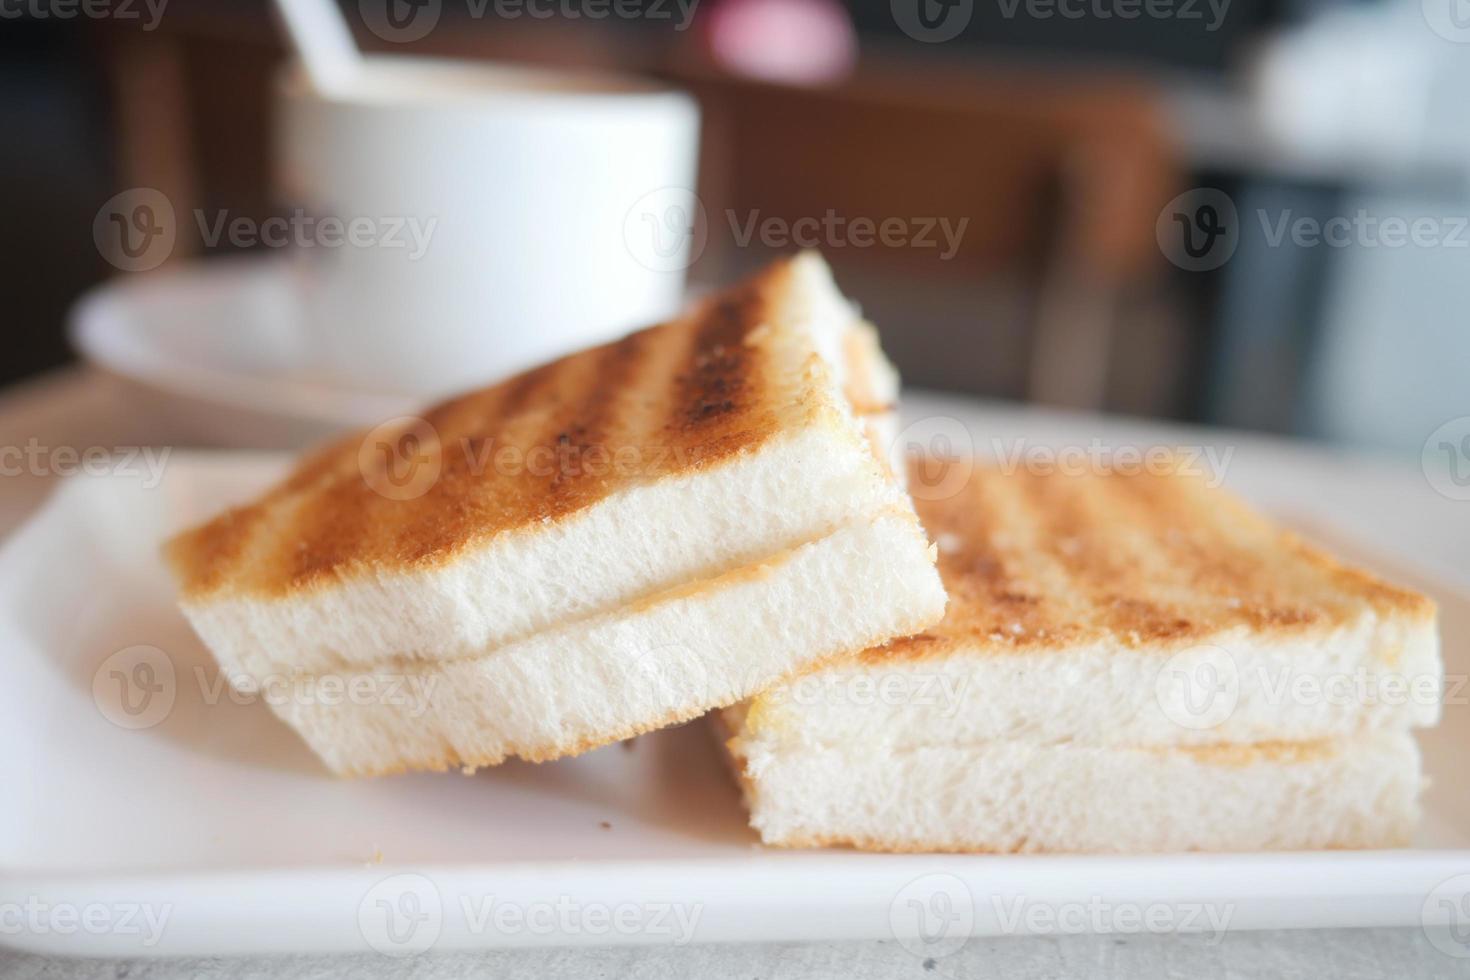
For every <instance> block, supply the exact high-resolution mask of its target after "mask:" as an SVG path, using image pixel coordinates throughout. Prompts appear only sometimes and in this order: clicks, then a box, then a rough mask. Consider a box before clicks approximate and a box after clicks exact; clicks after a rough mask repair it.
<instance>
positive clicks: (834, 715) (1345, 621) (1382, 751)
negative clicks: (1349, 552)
mask: <svg viewBox="0 0 1470 980" xmlns="http://www.w3.org/2000/svg"><path fill="white" fill-rule="evenodd" d="M944 465H948V466H950V467H956V466H957V467H959V468H960V469H959V472H958V477H959V478H958V479H955V478H954V477H955V475H956V474H955V473H954V472H950V473H940V472H938V471H939V470H942V469H943V466H944ZM936 477H938V479H936ZM910 480H911V482H912V483H913V484H915V485H918V484H920V483H921V482H922V483H924V484H926V485H928V486H930V487H931V488H932V487H936V486H947V487H954V488H956V490H955V493H954V494H953V495H950V496H946V497H943V498H941V499H921V500H920V501H919V502H918V508H919V514H920V517H921V518H922V519H923V520H924V521H925V523H926V525H927V527H928V529H929V531H930V533H931V534H933V535H934V536H935V538H936V539H937V541H938V543H939V547H940V551H941V557H940V570H941V573H942V575H943V578H944V581H945V584H946V586H947V588H948V590H949V594H950V606H949V611H948V613H947V615H946V616H945V618H944V620H943V621H942V622H941V623H939V624H938V625H936V626H933V627H930V628H929V629H927V630H925V631H924V632H923V633H920V634H917V635H914V636H911V637H906V638H903V639H899V640H895V641H893V642H891V643H888V644H884V645H882V646H878V647H874V648H872V649H870V650H867V651H866V652H864V653H862V654H860V655H857V656H855V657H845V658H840V659H839V660H836V661H834V662H832V663H829V664H826V665H824V666H822V667H819V668H817V669H815V670H812V671H809V672H807V673H805V674H803V675H802V676H799V677H796V678H793V679H792V680H790V681H788V682H786V683H784V684H781V685H777V686H774V687H772V688H769V689H767V690H766V691H764V692H762V693H761V694H759V695H757V696H756V697H755V698H752V699H750V700H749V701H747V702H744V703H742V704H739V705H734V706H732V707H730V708H727V709H724V710H723V711H718V712H715V713H714V714H713V715H712V718H713V719H714V722H715V724H716V727H717V728H718V729H720V730H721V732H722V735H723V741H724V743H725V746H726V748H727V749H728V750H729V754H730V757H731V758H732V760H733V761H734V762H735V766H736V770H737V773H738V775H739V777H740V781H741V783H742V786H743V787H744V790H745V798H746V802H747V805H748V807H749V809H750V812H751V822H752V824H753V825H754V826H755V827H756V829H757V830H759V832H760V834H761V837H762V839H763V840H765V841H766V842H767V843H770V844H779V845H784V846H823V845H828V844H851V845H855V846H858V847H862V848H870V849H875V850H899V851H926V850H941V851H946V850H953V851H1179V850H1227V851H1228V850H1257V849H1275V848H1318V847H1382V846H1395V845H1400V844H1403V843H1406V842H1407V839H1408V836H1409V835H1410V833H1411V832H1412V830H1413V827H1414V825H1415V823H1416V821H1417V808H1418V802H1417V801H1418V796H1419V792H1420V789H1421V783H1422V777H1421V774H1420V766H1419V757H1418V753H1417V750H1416V748H1415V746H1414V742H1413V739H1412V737H1411V736H1410V735H1409V734H1408V733H1407V731H1406V730H1407V729H1408V728H1409V727H1411V726H1414V725H1427V724H1433V723H1434V721H1435V720H1436V719H1437V717H1438V711H1439V689H1440V676H1441V675H1440V663H1439V656H1438V640H1437V636H1436V631H1435V612H1434V606H1433V604H1432V603H1431V602H1429V600H1427V599H1425V598H1424V597H1422V596H1418V595H1415V594H1413V593H1410V592H1406V591H1404V590H1401V589H1397V588H1394V587H1392V586H1389V585H1387V584H1385V583H1383V582H1380V581H1378V580H1377V579H1374V578H1373V577H1371V576H1369V575H1367V574H1365V573H1363V572H1360V571H1357V570H1355V569H1351V568H1347V567H1345V566H1343V565H1341V564H1339V563H1338V562H1336V561H1334V560H1333V559H1331V558H1329V557H1327V556H1326V555H1324V554H1322V553H1321V552H1319V551H1318V550H1316V549H1315V548H1312V547H1311V546H1309V545H1307V544H1305V543H1304V542H1302V541H1301V540H1299V539H1298V538H1296V537H1295V536H1293V535H1291V534H1289V533H1286V532H1284V531H1282V530H1280V529H1279V528H1277V527H1275V526H1274V525H1272V524H1271V523H1270V522H1268V521H1266V520H1264V519H1262V518H1260V517H1258V516H1257V515H1255V514H1254V513H1252V512H1251V511H1250V510H1249V509H1247V508H1246V507H1245V506H1244V505H1242V504H1240V503H1239V502H1238V501H1236V500H1235V499H1234V498H1232V497H1230V496H1229V495H1227V494H1225V493H1223V492H1221V491H1218V490H1211V489H1209V488H1207V487H1205V486H1203V485H1202V484H1201V483H1200V482H1199V481H1198V480H1195V479H1192V478H1190V477H1189V476H1187V475H1184V474H1181V473H1178V472H1159V473H1152V474H1150V473H1142V472H1140V473H1138V474H1137V475H1127V474H1124V473H1119V472H1100V473H1093V474H1089V475H1086V476H1066V475H1061V474H1048V475H1037V474H1035V473H1031V472H1011V473H1004V472H1001V471H1000V470H998V469H997V468H995V467H986V466H980V465H977V464H974V463H973V462H970V461H965V460H950V461H948V462H947V463H942V462H941V461H934V460H929V461H925V464H924V465H923V466H922V467H921V466H920V465H919V464H917V463H916V464H915V466H914V468H913V471H912V472H911V474H910ZM922 496H924V497H926V498H931V497H935V495H934V494H930V493H926V494H924V495H922Z"/></svg>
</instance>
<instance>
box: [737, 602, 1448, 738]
mask: <svg viewBox="0 0 1470 980" xmlns="http://www.w3.org/2000/svg"><path fill="white" fill-rule="evenodd" d="M1211 646H1212V647H1213V648H1214V649H1212V650H1211V651H1210V652H1209V653H1208V654H1206V656H1207V657H1208V658H1209V661H1210V664H1211V666H1213V667H1215V668H1218V675H1217V676H1218V677H1219V678H1220V683H1221V684H1222V685H1228V686H1227V687H1226V688H1225V691H1226V693H1223V694H1221V695H1219V696H1221V697H1230V696H1233V697H1235V699H1236V700H1235V702H1234V707H1233V710H1231V711H1229V713H1228V714H1226V713H1225V712H1223V711H1222V712H1220V715H1219V716H1212V715H1206V714H1203V713H1198V714H1196V713H1192V712H1191V711H1190V710H1189V708H1188V706H1187V705H1184V704H1176V703H1173V702H1174V701H1175V699H1177V698H1179V697H1182V696H1183V695H1184V694H1185V693H1186V692H1185V690H1184V686H1183V685H1178V684H1170V683H1168V682H1167V677H1166V678H1165V683H1164V684H1163V685H1162V686H1161V685H1160V675H1161V673H1162V672H1164V671H1167V670H1171V669H1173V667H1172V666H1171V665H1173V664H1177V663H1179V662H1180V661H1174V660H1171V657H1173V656H1175V655H1178V654H1182V653H1184V652H1185V651H1187V650H1188V649H1189V648H1190V645H1189V644H1179V645H1176V646H1174V647H1170V646H1165V645H1151V646H1140V647H1129V646H1126V645H1123V644H1106V645H1104V644H1099V645H1091V646H1084V647H1074V648H1064V649H1050V650H1046V651H1044V652H1042V653H1038V652H1034V651H1032V652H1016V653H997V652H996V651H994V650H984V651H979V650H969V651H965V650H961V651H958V652H956V653H954V654H952V655H949V656H946V657H943V658H937V657H928V658H914V659H910V658H903V657H891V658H887V659H883V660H876V661H870V662H859V661H851V660H847V661H842V662H839V663H835V664H832V665H830V666H828V667H826V668H824V669H823V670H821V671H819V672H816V673H812V674H809V675H806V676H803V677H801V678H798V679H796V680H795V681H793V682H792V683H791V684H788V685H783V686H781V687H779V688H776V689H774V690H772V691H768V692H765V693H764V694H762V695H761V697H760V698H759V701H758V707H757V709H756V710H754V711H752V712H751V713H750V718H749V721H748V725H749V726H751V727H752V728H753V729H755V733H756V734H761V733H770V734H772V735H773V736H776V737H780V738H783V739H787V740H790V741H795V742H801V743H809V744H816V743H827V744H843V743H847V742H857V741H863V742H866V743H868V744H881V745H883V746H884V747H885V748H892V749H895V750H904V749H910V748H917V747H922V746H927V745H936V744H944V745H952V744H959V745H969V744H974V743H978V742H988V741H994V740H998V739H1006V740H1017V741H1025V742H1034V743H1040V744H1049V743H1062V742H1073V741H1075V742H1082V743H1086V744H1088V745H1096V746H1109V745H1111V746H1133V745H1158V746H1163V745H1207V744H1215V743H1220V742H1243V743H1249V742H1262V741H1311V740H1316V739H1323V738H1337V737H1342V736H1347V735H1351V734H1353V733H1355V732H1358V731H1360V730H1363V729H1390V728H1410V727H1429V726H1432V725H1434V724H1436V723H1437V722H1438V720H1439V716H1440V692H1441V687H1442V678H1443V666H1442V664H1441V662H1440V656H1439V636H1438V632H1437V630H1436V629H1435V624H1434V622H1433V620H1425V619H1417V618H1410V617H1402V616H1387V617H1386V616H1381V615H1379V614H1378V613H1377V612H1375V611H1374V610H1372V609H1365V610H1364V611H1363V613H1362V615H1361V617H1360V618H1359V619H1358V620H1357V621H1356V622H1354V623H1349V624H1346V625H1343V626H1340V627H1335V628H1328V629H1321V630H1315V631H1310V632H1307V631H1302V632H1298V633H1295V634H1273V633H1266V634H1264V635H1257V634H1253V633H1251V632H1250V631H1248V630H1246V629H1239V630H1235V631H1232V632H1231V633H1229V634H1226V635H1221V636H1218V637H1215V638H1213V639H1212V643H1211ZM1385 651H1396V656H1395V657H1394V658H1393V659H1392V661H1387V660H1385V659H1384V652H1385ZM1227 657H1228V659H1226V658H1227ZM1232 665H1233V666H1232ZM1232 674H1233V682H1232V677H1231V675H1232ZM1360 691H1361V692H1363V695H1362V696H1360V694H1359V692H1360Z"/></svg>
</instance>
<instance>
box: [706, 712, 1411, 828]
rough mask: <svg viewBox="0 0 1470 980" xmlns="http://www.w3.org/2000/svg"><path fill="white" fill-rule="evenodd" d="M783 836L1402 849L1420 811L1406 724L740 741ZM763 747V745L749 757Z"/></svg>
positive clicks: (754, 791)
mask: <svg viewBox="0 0 1470 980" xmlns="http://www.w3.org/2000/svg"><path fill="white" fill-rule="evenodd" d="M733 744H734V746H735V747H736V749H737V751H738V752H740V753H741V754H740V755H738V756H737V757H736V760H735V761H736V765H737V766H738V767H739V770H740V772H741V773H742V776H743V780H744V782H745V787H746V799H747V801H748V803H749V806H750V811H751V823H752V825H753V826H754V827H755V828H756V829H757V830H758V831H759V832H760V835H761V839H762V840H763V841H765V842H766V843H767V844H772V845H778V846H783V847H826V846H832V845H851V846H855V847H859V848H863V849H865V850H878V851H985V852H1001V853H1010V852H1115V853H1117V852H1123V853H1150V852H1153V853H1160V852H1177V851H1263V850H1309V849H1321V848H1378V847H1399V846H1403V845H1406V844H1408V843H1409V839H1410V837H1411V836H1412V834H1413V832H1414V828H1415V826H1416V825H1417V823H1418V820H1419V803H1418V800H1419V794H1420V791H1421V789H1422V785H1421V784H1422V779H1421V777H1420V764H1419V753H1418V749H1417V747H1416V746H1415V744H1414V739H1413V737H1412V736H1411V735H1409V734H1408V733H1406V732H1395V731H1378V732H1367V733H1363V734H1359V735H1355V736H1351V737H1347V738H1343V739H1336V740H1328V741H1322V742H1307V743H1279V742H1278V743H1263V744H1257V745H1224V746H1204V747H1182V746H1174V747H1164V748H1137V747H1134V748H1129V747H1121V746H1097V745H1079V744H1075V743H1073V744H1040V743H1036V742H1025V741H997V742H984V743H978V744H972V745H966V744H958V743H957V744H952V745H925V746H920V747H915V748H908V749H898V748H894V747H891V746H886V745H882V744H877V745H875V744H873V743H872V742H861V743H825V744H821V745H804V746H796V745H794V744H791V743H779V744H773V743H770V742H761V741H757V742H743V741H741V740H738V739H737V740H735V742H734V743H733ZM746 753H748V754H746Z"/></svg>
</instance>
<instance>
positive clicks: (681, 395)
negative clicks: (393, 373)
mask: <svg viewBox="0 0 1470 980" xmlns="http://www.w3.org/2000/svg"><path fill="white" fill-rule="evenodd" d="M792 274H793V272H792V262H791V261H790V260H786V261H781V262H778V263H776V264H774V265H773V266H771V267H770V268H768V269H767V270H765V271H764V272H762V273H761V274H759V275H757V276H755V277H754V278H752V279H750V280H748V281H746V282H744V283H742V284H741V285H739V286H737V287H735V288H733V289H731V290H728V291H726V292H724V293H721V294H718V295H716V296H714V297H712V298H710V299H709V300H708V301H706V302H704V303H703V304H701V305H700V306H699V307H698V308H696V309H695V310H694V311H692V312H691V313H690V314H688V315H687V316H684V317H682V318H680V319H678V320H675V321H671V322H669V323H666V324H661V325H659V326H656V327H651V328H649V329H646V330H642V331H639V332H637V333H634V334H632V335H630V336H628V337H625V338H623V339H622V340H619V341H616V342H614V343H610V344H605V345H603V346H601V347H596V348H592V349H590V350H586V351H583V352H580V353H577V354H573V355H570V356H568V357H565V358H562V359H561V360H558V361H555V362H552V363H550V364H547V365H543V366H541V367H538V368H535V369H534V370H531V371H528V372H526V373H524V374H521V375H518V376H516V377H513V378H510V379H509V380H506V381H504V382H502V383H500V384H497V385H494V386H493V387H490V388H486V389H483V390H480V391H474V392H470V393H467V394H464V395H461V396H459V397H457V398H452V399H450V400H448V401H446V402H444V403H443V404H440V405H438V406H436V407H434V408H432V409H429V410H428V411H426V412H425V413H423V415H422V421H420V422H414V423H406V424H404V425H402V426H399V427H397V428H390V429H388V430H384V429H382V427H379V429H375V430H372V431H371V434H372V437H373V443H374V444H373V445H368V444H367V443H365V437H366V436H367V435H368V433H361V432H359V433H355V434H353V435H350V436H347V437H345V438H343V439H340V440H338V441H336V442H334V443H332V444H331V445H328V446H326V447H324V448H322V449H321V450H319V451H317V452H315V453H313V454H311V455H310V456H308V457H307V458H306V459H304V460H303V462H302V463H301V464H300V465H299V466H298V468H297V469H296V471H295V472H293V473H292V474H291V476H289V477H288V478H287V479H286V480H285V481H284V482H283V483H281V484H280V485H279V486H277V487H276V488H274V489H273V490H271V491H270V492H269V493H267V494H266V495H265V496H264V497H262V498H261V499H259V500H257V501H255V502H254V503H251V504H249V505H246V506H243V507H237V508H234V509H232V510H230V511H227V512H226V513H224V514H221V515H220V516H218V517H217V518H215V519H214V520H212V521H210V522H209V523H207V524H205V525H203V526H202V527H198V528H195V529H193V530H191V531H188V532H186V533H184V534H182V535H180V536H179V537H177V538H175V539H174V540H173V541H172V542H170V543H169V545H168V546H167V548H166V554H167V557H168V559H169V561H170V563H171V564H172V566H173V568H174V570H175V572H176V575H177V577H178V579H179V581H180V584H181V586H182V592H183V594H184V595H185V597H186V598H190V599H198V598H200V597H202V596H206V595H213V594H216V593H233V594H249V595H258V596H278V595H284V594H289V593H292V592H295V591H298V590H302V589H308V588H311V587H314V586H320V585H324V584H329V583H331V582H332V581H334V580H336V579H338V578H340V577H341V576H344V575H346V574H349V573H352V572H355V571H363V570H368V569H382V568H393V569H406V568H429V567H435V566H438V565H442V564H446V563H448V562H451V561H453V560H454V559H455V558H456V557H457V556H458V555H459V554H460V553H461V552H463V551H464V550H465V549H467V548H469V547H472V546H474V545H475V544H477V543H479V542H483V541H486V540H489V539H490V538H493V537H494V536H496V535H499V534H502V533H505V532H511V531H517V530H522V529H538V528H542V527H544V526H546V525H549V524H553V523H556V522H559V521H563V520H565V519H567V518H568V517H569V516H570V515H573V514H575V513H577V512H579V511H582V510H584V509H586V508H588V507H591V506H593V505H595V504H596V503H598V502H599V501H601V500H604V499H605V498H607V497H609V496H611V495H613V494H616V493H618V492H619V491H620V490H623V489H625V488H628V487H630V486H633V485H635V484H638V483H643V482H648V481H651V480H655V479H659V478H665V477H669V476H674V475H680V474H684V473H689V472H693V471H698V470H702V469H706V468H710V467H713V466H716V465H718V464H720V463H722V462H725V461H728V460H731V459H733V458H734V457H736V456H739V455H741V454H745V453H749V452H752V451H755V450H757V449H758V448H760V447H761V446H762V445H764V444H765V443H766V442H767V441H768V440H770V439H772V438H773V437H774V436H776V435H777V434H779V433H781V432H782V431H784V430H786V429H787V428H788V427H791V426H793V425H795V424H799V423H803V422H805V421H808V420H810V419H812V418H814V417H816V413H820V412H824V411H827V410H829V409H830V408H831V406H830V405H829V404H828V402H829V401H830V397H829V395H828V389H827V388H825V386H824V384H823V383H822V380H821V377H820V370H821V369H820V367H819V366H818V365H815V364H814V363H813V361H815V360H816V357H815V354H814V353H813V354H812V355H811V358H810V359H807V360H803V361H802V362H801V363H792V361H793V360H794V358H793V350H796V349H798V348H796V347H793V345H792V343H791V336H790V334H789V333H788V332H787V331H785V329H784V328H785V326H786V320H785V318H786V317H787V316H788V315H789V314H788V312H787V306H786V303H785V297H786V296H787V295H788V294H789V293H790V290H791V287H792ZM424 423H427V425H425V424H424ZM499 453H504V454H505V455H504V456H503V457H501V456H498V455H497V454H499ZM502 459H503V460H505V462H502V461H501V460H502ZM517 461H518V462H517ZM620 461H621V462H620ZM414 465H418V466H420V467H428V469H425V470H413V469H411V467H412V466H414ZM435 466H437V469H438V476H437V479H434V480H433V481H432V483H431V484H430V485H428V486H426V487H424V488H423V489H422V492H421V493H417V494H415V495H409V494H408V493H399V492H397V491H398V489H400V488H403V487H404V486H405V485H406V484H405V479H407V480H412V479H414V478H415V476H414V474H416V473H419V472H433V467H435ZM390 467H395V468H393V469H390ZM405 474H406V476H405ZM383 487H387V488H388V489H389V491H390V492H389V493H388V494H385V493H383V492H381V488H383ZM412 489H416V488H411V490H412Z"/></svg>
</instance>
